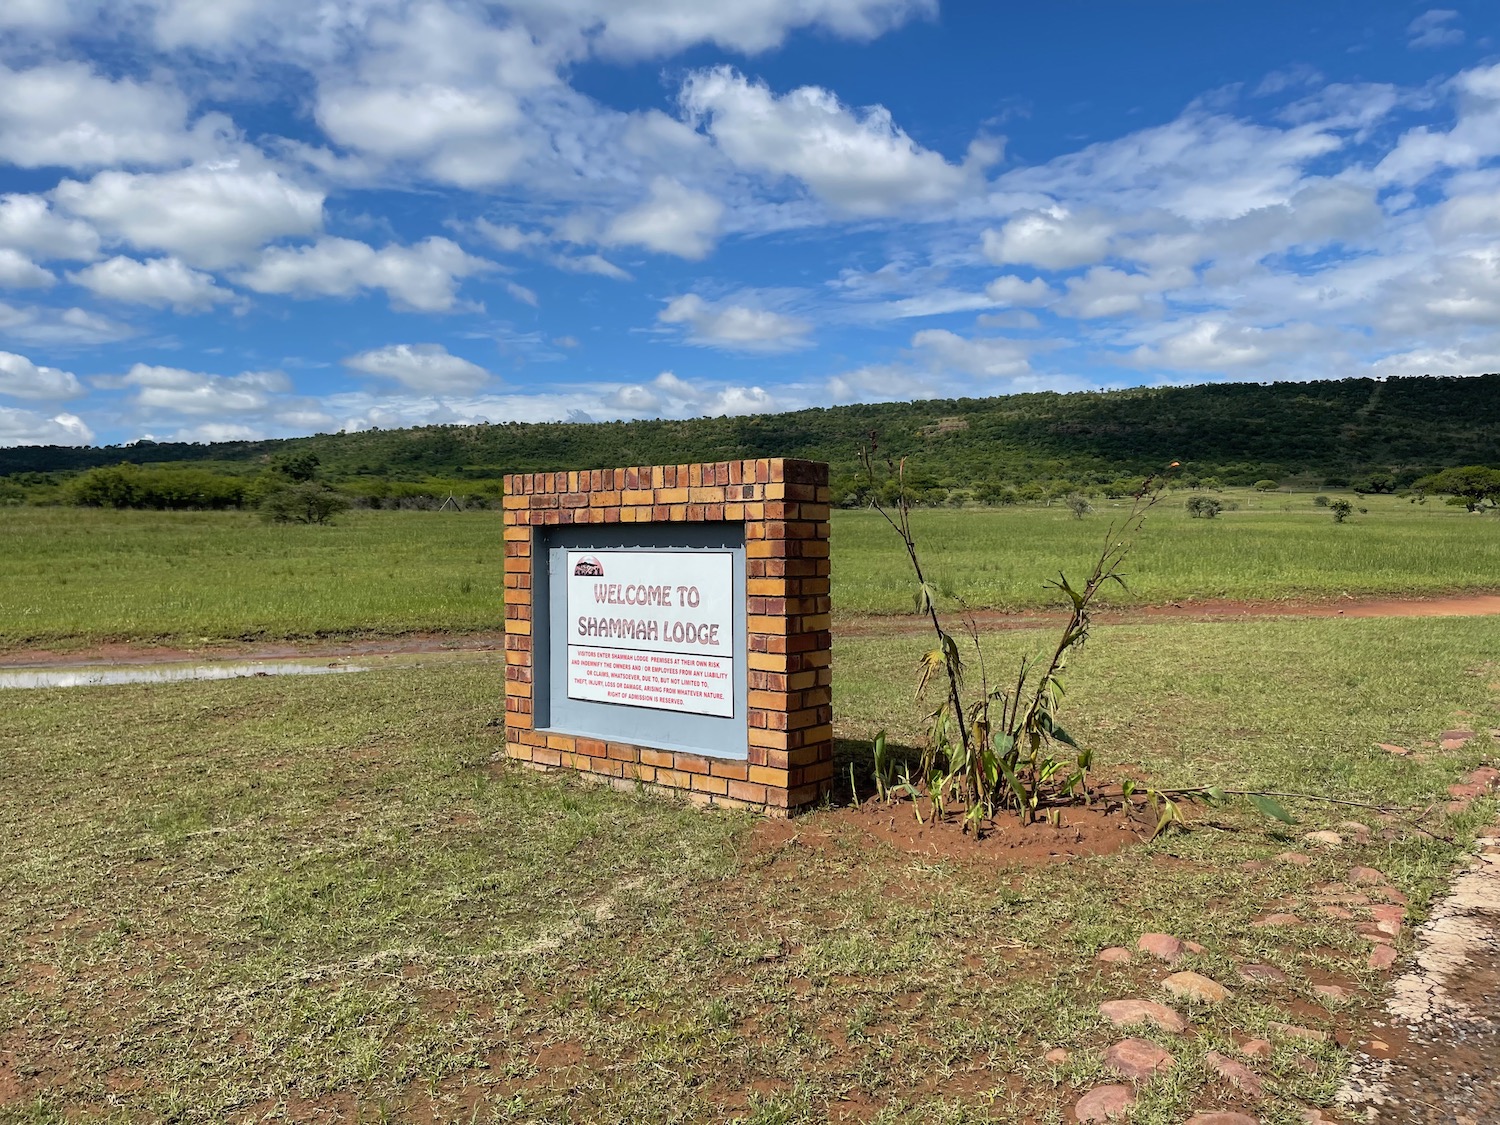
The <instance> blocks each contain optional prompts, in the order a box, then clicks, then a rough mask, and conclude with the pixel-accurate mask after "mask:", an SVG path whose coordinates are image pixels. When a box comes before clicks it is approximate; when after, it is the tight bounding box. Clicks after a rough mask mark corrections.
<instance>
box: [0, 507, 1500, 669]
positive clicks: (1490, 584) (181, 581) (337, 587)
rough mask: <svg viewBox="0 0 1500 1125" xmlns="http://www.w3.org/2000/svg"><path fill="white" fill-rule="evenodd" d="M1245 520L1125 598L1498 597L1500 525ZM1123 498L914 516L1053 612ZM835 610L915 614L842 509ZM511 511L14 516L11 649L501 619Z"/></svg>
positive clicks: (1285, 517) (1163, 555) (1177, 532)
mask: <svg viewBox="0 0 1500 1125" xmlns="http://www.w3.org/2000/svg"><path fill="white" fill-rule="evenodd" d="M1230 498H1231V499H1234V500H1236V501H1237V502H1239V503H1241V505H1242V507H1241V509H1240V510H1238V511H1233V512H1226V513H1225V514H1223V515H1222V516H1220V517H1219V518H1218V519H1216V520H1194V519H1189V518H1188V517H1187V515H1186V513H1185V512H1184V511H1183V507H1182V497H1181V495H1179V494H1173V495H1172V496H1171V497H1170V498H1169V499H1168V500H1167V501H1165V502H1164V503H1163V504H1162V505H1161V507H1160V508H1159V509H1158V510H1157V511H1156V512H1155V513H1154V514H1153V516H1152V522H1151V523H1150V525H1149V526H1148V528H1147V531H1146V534H1145V536H1144V537H1143V538H1142V540H1141V542H1140V544H1139V547H1138V549H1137V551H1136V554H1135V555H1134V556H1133V558H1132V559H1131V561H1130V564H1129V567H1128V569H1129V571H1130V572H1131V574H1132V582H1131V592H1130V593H1128V594H1123V593H1111V595H1110V597H1111V598H1112V599H1113V600H1114V601H1115V602H1117V603H1129V602H1132V601H1141V602H1147V603H1156V602H1166V601H1177V600H1182V599H1184V598H1196V597H1232V598H1277V599H1280V598H1292V597H1332V596H1337V595H1340V594H1344V593H1348V594H1431V593H1440V592H1446V591H1457V590H1472V589H1479V588H1491V589H1493V588H1497V587H1500V579H1497V578H1496V576H1497V575H1500V519H1496V518H1495V517H1493V516H1488V515H1486V516H1470V515H1468V514H1466V513H1464V512H1463V511H1461V510H1459V509H1454V508H1449V507H1445V506H1443V505H1441V504H1435V503H1430V504H1427V505H1425V506H1417V505H1412V504H1408V503H1406V502H1405V501H1403V500H1397V499H1395V498H1394V497H1389V496H1383V497H1369V498H1366V499H1364V500H1361V501H1360V503H1363V504H1365V505H1366V506H1367V507H1369V509H1370V511H1369V513H1368V514H1366V515H1358V514H1357V515H1355V516H1354V517H1353V518H1352V519H1351V521H1350V522H1349V523H1348V524H1345V525H1342V526H1340V525H1336V524H1334V522H1333V520H1332V518H1331V517H1330V516H1329V515H1328V513H1327V512H1326V511H1325V510H1322V509H1318V508H1315V507H1313V504H1312V498H1311V497H1310V496H1307V495H1297V496H1288V495H1284V494H1273V495H1270V496H1260V495H1257V494H1254V493H1251V492H1248V491H1245V492H1240V493H1232V494H1230ZM1119 510H1120V505H1118V504H1111V503H1109V502H1100V510H1099V512H1097V513H1096V514H1094V515H1091V516H1089V517H1087V518H1085V519H1082V520H1076V519H1073V518H1072V517H1071V515H1069V514H1068V513H1067V512H1066V511H1064V510H1062V509H1060V508H1024V507H1022V508H1008V509H999V510H966V511H955V510H934V511H921V512H918V513H917V514H916V516H915V523H916V527H917V532H918V535H919V537H920V539H921V540H922V543H923V544H924V548H925V550H926V553H927V557H928V561H929V564H930V568H931V571H932V573H933V574H934V575H935V577H936V578H937V579H938V580H939V581H940V582H942V583H943V584H944V585H946V586H947V587H949V588H951V589H952V590H953V591H955V592H956V593H958V594H959V595H961V596H962V597H964V598H965V599H966V600H967V601H969V602H970V603H971V604H973V605H976V606H989V607H999V608H1026V607H1032V606H1037V605H1042V604H1046V602H1047V601H1048V595H1047V591H1045V590H1044V589H1043V587H1042V582H1043V581H1044V580H1045V579H1046V578H1048V577H1049V576H1051V575H1053V574H1055V573H1056V571H1057V570H1058V569H1060V568H1065V569H1067V570H1068V571H1069V572H1070V573H1073V574H1075V575H1076V574H1077V573H1079V572H1080V571H1082V570H1083V569H1085V568H1086V567H1087V566H1088V564H1089V561H1090V560H1091V558H1092V557H1093V556H1094V555H1095V554H1097V551H1098V548H1099V544H1100V542H1101V540H1102V537H1103V535H1104V532H1105V529H1106V527H1107V526H1108V519H1109V517H1110V515H1111V514H1112V513H1118V511H1119ZM833 538H834V543H833V549H834V560H835V566H834V575H833V598H834V608H835V612H836V613H837V614H840V615H848V614H858V613H893V612H904V611H906V610H907V609H909V607H910V604H911V603H910V594H909V591H910V589H911V584H910V581H909V578H908V576H907V574H906V572H905V571H904V570H903V569H902V567H903V560H902V557H901V555H900V554H899V552H898V550H897V549H895V548H896V542H895V540H894V538H892V537H891V535H890V532H889V531H888V530H887V529H886V528H885V527H884V525H883V524H882V523H880V522H879V519H878V517H876V516H874V515H873V514H871V513H867V512H836V513H835V514H834V527H833ZM499 541H500V540H499V515H498V514H497V513H493V512H484V513H451V512H450V513H432V512H356V513H350V514H349V515H347V516H345V517H343V518H342V519H341V520H340V522H339V523H338V524H337V525H336V526H332V527H278V526H269V525H266V524H264V523H262V522H261V521H260V520H259V519H258V518H256V517H255V516H253V515H249V514H244V513H233V512H225V513H213V512H210V513H172V512H162V513H155V512H151V513H143V512H109V511H96V510H89V509H77V508H0V648H5V647H12V648H13V647H17V646H22V645H57V644H61V645H78V644H86V643H92V642H98V641H109V640H168V641H172V642H176V643H195V642H201V641H219V640H227V639H255V638H295V637H311V636H319V635H339V634H398V633H406V632H412V631H417V630H432V631H447V632H480V631H487V630H494V629H497V628H498V627H499V625H500V617H499V612H498V600H497V587H498V585H499V581H500V573H501V571H500V556H499V550H498V548H499Z"/></svg>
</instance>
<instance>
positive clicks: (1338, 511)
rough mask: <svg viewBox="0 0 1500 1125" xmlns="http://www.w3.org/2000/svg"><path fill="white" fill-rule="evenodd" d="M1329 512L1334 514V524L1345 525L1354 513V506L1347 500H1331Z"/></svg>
mask: <svg viewBox="0 0 1500 1125" xmlns="http://www.w3.org/2000/svg"><path fill="white" fill-rule="evenodd" d="M1328 510H1329V511H1330V512H1332V513H1333V522H1334V523H1343V522H1344V521H1345V520H1346V519H1348V518H1349V516H1350V514H1351V513H1352V512H1353V511H1354V505H1353V504H1351V503H1349V501H1347V500H1342V499H1340V500H1330V501H1329V502H1328Z"/></svg>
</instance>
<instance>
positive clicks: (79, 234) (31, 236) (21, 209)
mask: <svg viewBox="0 0 1500 1125" xmlns="http://www.w3.org/2000/svg"><path fill="white" fill-rule="evenodd" d="M0 246H4V247H8V248H10V249H14V250H19V251H22V252H23V253H27V254H30V255H32V256H33V257H36V258H41V259H43V260H50V259H53V258H63V259H67V260H70V261H81V262H86V261H90V260H91V259H93V258H94V257H95V256H96V255H97V254H98V253H99V234H98V232H97V231H95V230H94V228H93V227H91V226H89V225H88V224H87V223H85V222H81V221H79V220H78V219H65V218H63V217H62V216H61V215H58V214H57V213H56V212H55V211H53V210H52V206H51V204H49V203H48V202H47V200H45V199H44V198H42V197H41V196H40V195H0Z"/></svg>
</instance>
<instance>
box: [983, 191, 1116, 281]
mask: <svg viewBox="0 0 1500 1125" xmlns="http://www.w3.org/2000/svg"><path fill="white" fill-rule="evenodd" d="M1113 233H1114V232H1113V230H1112V229H1111V227H1110V225H1109V224H1108V223H1106V222H1104V221H1103V220H1102V219H1101V218H1099V217H1098V216H1097V215H1079V214H1075V213H1073V212H1072V211H1070V210H1068V208H1066V207H1060V206H1054V207H1048V208H1046V209H1044V210H1038V211H1030V212H1027V213H1025V214H1022V215H1018V216H1016V217H1015V218H1014V219H1011V220H1010V221H1009V222H1007V223H1006V224H1005V225H1004V226H1003V227H1001V228H1000V229H999V230H987V231H985V232H984V236H983V240H982V246H983V249H984V256H985V257H986V258H988V259H989V260H990V261H991V262H994V263H995V264H996V265H997V266H1005V265H1012V264H1015V265H1023V266H1037V267H1039V268H1041V269H1047V270H1066V269H1073V268H1074V267H1076V266H1086V265H1091V264H1092V263H1094V262H1098V261H1102V260H1103V259H1104V258H1105V257H1106V256H1108V254H1109V244H1110V237H1111V235H1112V234H1113Z"/></svg>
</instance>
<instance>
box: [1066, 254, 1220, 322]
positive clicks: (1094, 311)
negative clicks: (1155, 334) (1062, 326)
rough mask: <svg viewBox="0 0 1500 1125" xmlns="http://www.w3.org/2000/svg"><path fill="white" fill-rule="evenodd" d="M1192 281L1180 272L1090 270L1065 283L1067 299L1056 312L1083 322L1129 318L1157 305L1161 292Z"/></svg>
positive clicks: (1106, 267) (1168, 270)
mask: <svg viewBox="0 0 1500 1125" xmlns="http://www.w3.org/2000/svg"><path fill="white" fill-rule="evenodd" d="M1193 281H1194V276H1193V272H1192V270H1186V269H1180V268H1179V269H1175V270H1173V269H1167V270H1162V271H1160V272H1157V273H1126V272H1125V271H1124V270H1117V269H1115V268H1114V267H1113V266H1094V267H1093V268H1092V269H1090V270H1089V271H1088V272H1087V273H1085V274H1083V275H1082V276H1081V277H1070V278H1069V279H1068V285H1067V287H1068V295H1067V297H1066V298H1064V300H1063V301H1062V303H1061V304H1060V305H1059V308H1060V309H1061V310H1062V311H1063V312H1066V313H1067V314H1068V315H1069V316H1076V317H1080V318H1083V319H1096V318H1099V317H1116V316H1126V315H1132V314H1135V313H1139V312H1142V311H1143V310H1145V309H1146V308H1147V307H1148V306H1152V305H1155V304H1159V303H1160V300H1161V293H1162V290H1164V289H1169V288H1174V287H1181V286H1185V285H1190V284H1191V283H1192V282H1193Z"/></svg>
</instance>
